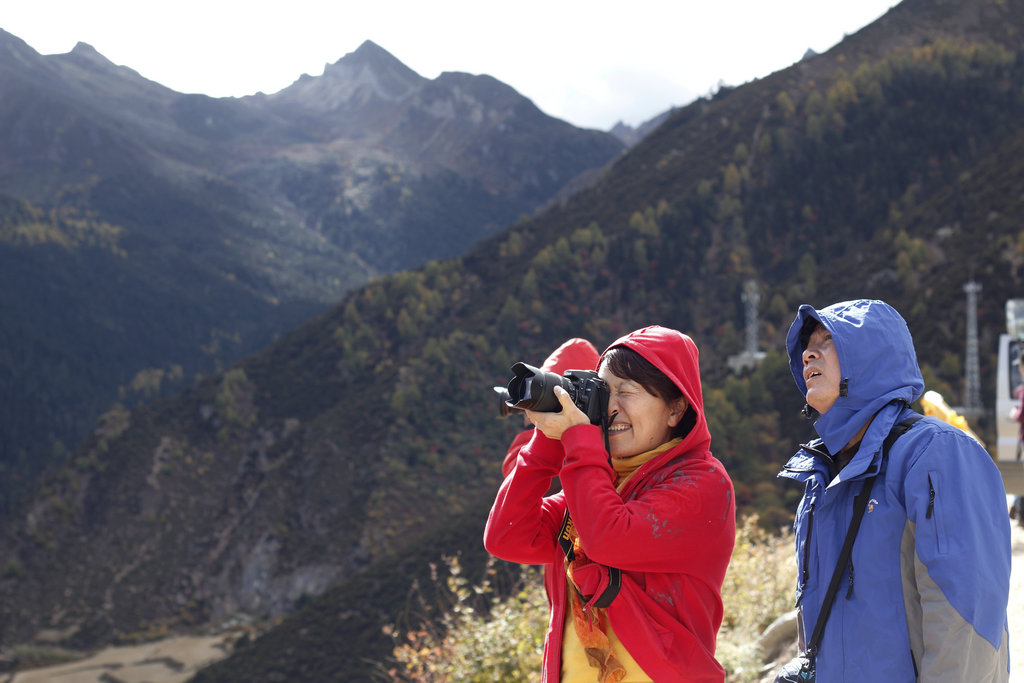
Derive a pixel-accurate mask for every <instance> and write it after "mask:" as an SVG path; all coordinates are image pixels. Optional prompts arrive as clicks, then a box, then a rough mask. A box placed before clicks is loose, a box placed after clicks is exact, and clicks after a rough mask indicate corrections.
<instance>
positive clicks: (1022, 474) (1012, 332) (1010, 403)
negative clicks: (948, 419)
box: [995, 299, 1024, 495]
mask: <svg viewBox="0 0 1024 683" xmlns="http://www.w3.org/2000/svg"><path fill="white" fill-rule="evenodd" d="M1022 358H1024V299H1009V300H1008V301H1007V302H1006V333H1005V334H1001V335H999V365H998V368H997V371H996V406H995V411H996V415H995V418H996V449H995V450H996V453H995V456H996V462H997V464H998V465H999V469H1000V471H1001V472H1002V473H1003V483H1004V484H1005V485H1006V492H1007V493H1016V494H1020V495H1024V460H1022V459H1021V457H1020V455H1021V452H1020V451H1019V450H1018V443H1019V441H1020V439H1019V434H1020V423H1019V422H1017V420H1015V419H1014V417H1013V415H1014V413H1015V411H1016V410H1017V408H1018V406H1019V405H1020V393H1019V391H1024V390H1022V389H1020V387H1021V384H1022V378H1021V367H1022V366H1021V362H1022Z"/></svg>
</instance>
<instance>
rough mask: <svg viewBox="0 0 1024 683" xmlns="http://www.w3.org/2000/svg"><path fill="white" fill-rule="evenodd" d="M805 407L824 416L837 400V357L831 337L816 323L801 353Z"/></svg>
mask: <svg viewBox="0 0 1024 683" xmlns="http://www.w3.org/2000/svg"><path fill="white" fill-rule="evenodd" d="M803 361H804V383H805V384H806V385H807V405H809V406H811V407H812V408H814V409H815V410H817V411H818V412H819V413H821V414H822V415H824V414H825V413H826V412H827V411H828V409H829V408H831V407H832V404H834V403H835V402H836V399H837V398H839V382H840V380H841V379H842V376H841V374H840V371H839V355H838V354H837V353H836V347H835V344H833V343H832V335H831V334H830V333H829V331H828V330H826V329H825V326H824V325H822V324H821V323H818V326H817V327H816V328H814V332H812V333H811V337H810V339H809V340H808V341H807V348H805V349H804V353H803Z"/></svg>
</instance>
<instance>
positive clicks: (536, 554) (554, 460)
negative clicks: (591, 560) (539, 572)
mask: <svg viewBox="0 0 1024 683" xmlns="http://www.w3.org/2000/svg"><path fill="white" fill-rule="evenodd" d="M562 457H563V454H562V446H561V444H560V443H559V442H558V441H554V440H552V439H548V438H547V437H546V436H544V435H543V434H542V433H541V432H540V430H534V432H533V435H532V436H531V438H530V441H529V442H528V443H527V444H526V445H525V446H523V447H522V448H521V449H520V450H519V455H518V458H517V460H516V462H515V466H514V467H513V468H512V471H511V473H510V474H509V475H508V476H507V477H505V480H504V481H503V482H502V484H501V488H500V489H498V495H497V496H496V497H495V499H494V505H493V506H492V507H491V512H490V514H489V515H488V517H487V526H486V527H485V528H484V547H485V548H487V552H489V553H491V554H492V555H494V556H496V557H500V558H501V559H503V560H508V561H509V562H518V563H521V564H548V563H550V562H553V561H554V559H555V558H557V556H558V555H557V552H559V551H558V545H557V536H558V532H559V530H560V528H561V524H562V518H563V516H564V514H565V501H564V499H563V495H562V493H561V492H559V493H556V494H555V495H553V496H548V497H545V495H544V494H546V493H547V492H548V490H549V489H550V487H551V480H552V479H553V478H554V477H556V476H557V475H558V471H559V469H560V467H561V465H562Z"/></svg>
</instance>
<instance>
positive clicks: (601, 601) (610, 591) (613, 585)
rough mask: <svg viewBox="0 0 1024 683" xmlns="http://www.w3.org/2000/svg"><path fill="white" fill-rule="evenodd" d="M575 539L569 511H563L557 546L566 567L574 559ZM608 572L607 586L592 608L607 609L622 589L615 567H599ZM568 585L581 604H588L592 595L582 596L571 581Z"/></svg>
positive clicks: (574, 528)
mask: <svg viewBox="0 0 1024 683" xmlns="http://www.w3.org/2000/svg"><path fill="white" fill-rule="evenodd" d="M576 538H577V534H576V527H575V526H574V525H573V523H572V517H570V516H569V509H568V508H566V510H565V518H564V519H563V520H562V529H561V530H560V531H559V532H558V545H559V546H560V547H561V548H562V553H564V554H565V562H566V565H569V564H571V563H572V561H573V560H575V559H576V551H575V550H573V545H574V544H575V540H576ZM601 566H602V567H604V568H605V569H607V570H608V586H607V587H606V588H605V589H604V590H603V591H601V595H599V596H598V598H597V600H595V601H594V602H593V605H592V606H593V607H607V606H608V605H610V604H612V601H613V600H615V596H617V595H618V594H619V590H620V589H621V588H622V571H621V570H619V569H618V568H617V567H609V566H607V565H601ZM569 584H570V585H572V588H573V590H574V591H576V594H577V595H578V596H580V600H582V601H583V604H585V605H586V604H589V603H590V600H591V598H592V597H593V596H592V595H584V594H583V592H582V591H580V589H579V587H578V586H577V585H576V583H575V582H573V581H572V580H571V579H570V580H569Z"/></svg>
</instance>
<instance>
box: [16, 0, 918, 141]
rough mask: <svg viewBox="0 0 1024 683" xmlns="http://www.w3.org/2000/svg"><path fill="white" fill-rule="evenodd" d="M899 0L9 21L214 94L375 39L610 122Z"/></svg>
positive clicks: (90, 1)
mask: <svg viewBox="0 0 1024 683" xmlns="http://www.w3.org/2000/svg"><path fill="white" fill-rule="evenodd" d="M897 1H898V0H775V1H774V2H766V1H765V0H712V1H709V0H630V1H628V2H626V1H625V0H619V1H617V2H612V1H611V0H518V1H517V2H489V1H488V0H433V1H428V0H358V1H353V0H288V1H287V2H283V1H281V0H272V1H271V0H246V1H242V0H177V1H176V2H158V1H156V0H18V1H16V2H8V3H5V7H4V8H3V10H2V12H0V28H2V29H4V30H5V31H7V32H8V33H12V34H14V35H15V36H17V37H19V38H21V39H22V40H24V41H25V42H27V43H28V44H29V45H30V46H32V47H33V48H34V49H35V50H36V51H38V52H40V53H41V54H58V53H64V52H68V51H70V50H71V49H72V48H73V47H74V46H75V44H76V43H77V42H79V41H82V42H85V43H88V44H90V45H92V46H93V47H94V48H96V50H97V51H99V52H100V53H101V54H102V55H104V56H105V57H106V58H107V59H109V60H111V61H112V62H114V63H115V64H120V65H124V66H128V67H131V68H132V69H134V70H135V71H138V72H139V73H140V74H142V75H143V76H145V77H146V78H148V79H150V80H153V81H156V82H158V83H161V84H162V85H165V86H167V87H169V88H172V89H174V90H177V91H179V92H183V93H205V94H207V95H211V96H214V97H225V96H242V95H251V94H253V93H256V92H260V91H262V92H266V93H273V92H277V91H278V90H281V89H282V88H285V87H287V86H288V85H290V84H291V83H292V82H294V81H295V80H296V79H297V78H299V77H300V76H301V75H302V74H304V73H305V74H309V75H311V76H319V75H321V74H322V73H323V70H324V66H325V65H326V64H333V63H334V62H336V61H338V59H340V58H341V57H343V56H345V55H346V54H348V53H349V52H352V51H353V50H355V49H356V48H358V47H359V45H360V44H362V42H363V41H364V40H372V41H373V42H375V43H377V44H378V45H380V46H381V47H383V48H384V49H386V50H387V51H388V52H390V53H391V54H393V55H394V56H395V57H397V58H398V59H399V60H401V61H402V62H403V63H404V64H406V65H407V66H408V67H410V68H411V69H413V70H414V71H416V72H417V73H419V74H420V75H421V76H425V77H427V78H436V77H437V76H438V75H439V74H440V73H441V72H443V71H464V72H467V73H472V74H488V75H491V76H493V77H495V78H497V79H498V80H500V81H503V82H504V83H507V84H508V85H510V86H512V87H513V88H515V89H516V90H517V91H519V93H521V94H522V95H524V96H526V97H529V98H530V99H531V100H533V102H534V104H536V105H537V106H538V107H540V108H541V109H542V110H543V111H544V112H546V113H548V114H550V115H552V116H556V117H558V118H561V119H565V120H567V121H569V122H570V123H573V124H576V125H578V126H583V127H588V128H600V129H602V130H608V129H609V128H611V127H612V126H613V125H614V124H615V123H616V122H617V121H619V120H622V121H624V122H626V123H628V124H630V125H634V126H635V125H639V124H640V123H643V122H644V121H646V120H648V119H650V118H652V117H654V116H656V115H657V114H659V113H661V112H663V111H665V110H666V109H668V108H669V107H672V106H678V105H683V104H687V103H688V102H690V101H692V100H693V99H694V98H695V97H699V96H701V95H706V94H708V93H709V92H713V91H714V90H716V89H717V87H718V84H719V83H720V82H723V83H725V84H727V85H741V84H743V83H746V82H748V81H751V80H753V79H755V78H760V77H763V76H767V75H768V74H770V73H772V72H774V71H777V70H779V69H781V68H785V67H787V66H789V65H790V64H792V63H793V62H796V61H798V60H799V59H800V58H801V57H802V56H803V54H804V52H806V50H807V49H808V48H811V49H813V50H815V51H816V52H824V51H826V50H828V49H829V48H831V47H832V46H833V45H835V44H836V43H838V42H839V41H840V40H842V38H843V36H844V35H845V34H851V33H855V32H856V31H858V30H859V29H860V28H862V27H863V26H865V25H867V24H869V23H871V22H872V21H874V20H875V19H877V18H878V17H880V16H881V15H882V14H884V13H885V12H886V11H887V10H888V9H889V7H890V6H892V5H895V4H897Z"/></svg>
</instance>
